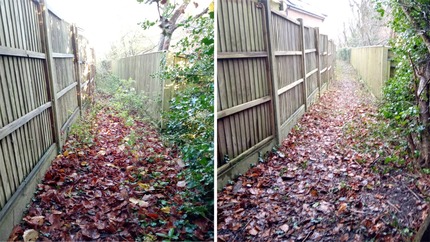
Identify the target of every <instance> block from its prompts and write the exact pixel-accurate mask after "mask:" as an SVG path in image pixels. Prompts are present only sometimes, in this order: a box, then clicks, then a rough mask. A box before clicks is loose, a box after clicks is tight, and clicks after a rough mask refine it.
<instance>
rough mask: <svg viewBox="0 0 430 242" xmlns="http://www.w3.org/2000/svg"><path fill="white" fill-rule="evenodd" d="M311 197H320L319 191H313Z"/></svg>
mask: <svg viewBox="0 0 430 242" xmlns="http://www.w3.org/2000/svg"><path fill="white" fill-rule="evenodd" d="M311 195H312V196H313V197H318V191H317V190H315V189H311Z"/></svg>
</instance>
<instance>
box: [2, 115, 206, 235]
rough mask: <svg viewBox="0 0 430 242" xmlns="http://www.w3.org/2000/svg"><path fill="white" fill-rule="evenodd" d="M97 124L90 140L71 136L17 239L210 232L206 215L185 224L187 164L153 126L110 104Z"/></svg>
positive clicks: (88, 135) (50, 171) (93, 127)
mask: <svg viewBox="0 0 430 242" xmlns="http://www.w3.org/2000/svg"><path fill="white" fill-rule="evenodd" d="M91 126H92V129H91V130H85V129H82V130H81V131H79V132H87V133H85V134H81V136H82V135H84V136H87V137H88V139H87V140H86V141H85V142H84V144H82V143H81V142H78V141H77V140H76V137H75V136H71V137H70V138H69V140H68V141H67V143H66V144H65V146H64V152H63V154H62V155H59V156H58V157H57V158H56V159H55V160H54V161H53V163H52V165H51V167H50V168H49V170H48V172H47V173H46V175H45V178H44V181H43V183H42V184H39V185H38V190H37V191H36V195H35V197H34V198H33V201H32V203H31V204H30V207H29V209H28V211H27V213H26V214H25V215H24V218H23V220H22V222H21V224H20V225H19V226H16V227H15V229H14V231H13V233H12V234H11V237H10V239H11V240H22V239H23V237H22V236H23V235H24V231H32V229H34V230H35V231H36V232H37V234H38V240H53V241H82V240H99V241H125V240H126V241H136V240H140V241H159V240H162V239H166V238H167V239H169V238H170V239H179V240H180V239H184V238H189V237H193V236H195V237H196V238H204V234H205V233H206V230H207V227H205V226H206V225H205V224H204V223H202V222H201V221H194V225H193V226H194V230H193V231H186V229H187V228H186V227H185V226H181V224H182V225H183V224H184V223H185V220H184V217H183V215H184V214H183V212H181V211H180V206H182V205H183V203H184V201H183V199H182V197H181V194H180V192H181V191H184V190H185V189H186V188H185V181H182V180H180V177H179V176H178V173H179V172H180V170H181V169H182V168H181V166H180V165H179V164H180V162H178V159H179V158H178V157H177V155H176V153H175V152H173V150H172V149H170V148H168V147H165V146H164V145H163V143H162V141H161V139H160V137H159V135H158V133H157V131H156V130H155V129H154V128H152V127H151V126H150V125H148V124H146V123H143V122H141V121H137V120H133V119H132V118H128V119H127V120H125V119H124V118H121V117H119V114H118V112H116V111H114V110H112V109H110V108H103V109H102V110H101V111H100V112H99V113H98V114H97V115H96V118H95V121H94V122H93V124H92V125H91ZM33 233H34V231H33ZM186 235H187V236H186Z"/></svg>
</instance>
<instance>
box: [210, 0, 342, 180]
mask: <svg viewBox="0 0 430 242" xmlns="http://www.w3.org/2000/svg"><path fill="white" fill-rule="evenodd" d="M217 6H218V8H217V11H218V12H217V14H218V29H217V31H218V38H217V45H218V46H217V48H218V52H217V63H218V65H217V73H218V74H217V87H218V88H217V94H216V95H217V126H218V129H217V142H218V147H217V153H218V154H217V157H218V160H217V166H218V187H219V188H222V187H223V186H224V185H225V184H226V182H227V181H228V180H230V179H232V178H233V177H234V176H236V175H237V174H239V173H244V172H245V171H246V170H247V169H248V168H249V165H250V163H255V162H256V161H257V160H258V156H259V155H261V154H262V153H265V152H266V151H268V150H270V149H271V148H272V147H273V146H274V145H275V144H279V143H280V142H281V141H282V140H283V139H284V138H285V137H286V136H287V135H288V133H289V131H290V130H291V128H292V127H293V126H294V125H295V124H296V123H297V121H298V119H299V118H300V117H301V116H302V115H303V113H304V112H305V111H306V110H307V108H308V107H309V106H310V105H311V104H312V103H313V102H315V100H316V99H317V98H318V97H319V96H321V94H322V92H324V91H325V90H326V89H327V86H328V83H329V81H330V80H331V79H332V78H333V74H334V72H333V68H332V66H333V63H334V58H333V57H334V55H333V53H334V52H335V45H334V44H333V42H332V41H328V36H326V35H322V34H320V33H319V30H318V28H312V27H308V26H305V25H304V23H303V21H302V20H300V19H299V20H295V19H291V18H289V17H287V16H286V15H285V14H284V13H280V12H277V11H275V10H271V9H270V7H268V4H267V1H263V2H261V1H257V0H218V5H217Z"/></svg>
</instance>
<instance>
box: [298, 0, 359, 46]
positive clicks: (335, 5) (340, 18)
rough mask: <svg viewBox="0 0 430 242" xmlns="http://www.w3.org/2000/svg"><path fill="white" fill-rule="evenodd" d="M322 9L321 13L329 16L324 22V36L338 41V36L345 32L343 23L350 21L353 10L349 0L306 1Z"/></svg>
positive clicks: (305, 0)
mask: <svg viewBox="0 0 430 242" xmlns="http://www.w3.org/2000/svg"><path fill="white" fill-rule="evenodd" d="M304 2H307V3H309V4H312V5H314V6H316V7H317V9H321V12H322V13H324V14H326V15H328V16H327V18H326V19H325V20H324V30H323V32H324V34H328V36H329V38H330V39H333V40H335V41H337V35H338V34H339V33H341V32H342V30H343V23H344V22H347V23H348V21H349V18H350V17H351V14H352V13H351V10H350V7H349V1H348V0H304Z"/></svg>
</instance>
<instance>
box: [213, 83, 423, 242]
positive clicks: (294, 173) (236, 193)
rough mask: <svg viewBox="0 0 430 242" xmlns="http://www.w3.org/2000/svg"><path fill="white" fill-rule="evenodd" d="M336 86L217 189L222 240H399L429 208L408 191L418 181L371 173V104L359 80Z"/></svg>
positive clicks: (376, 144)
mask: <svg viewBox="0 0 430 242" xmlns="http://www.w3.org/2000/svg"><path fill="white" fill-rule="evenodd" d="M336 85H338V86H337V88H339V89H333V90H331V91H329V93H328V94H326V95H324V96H323V97H322V98H321V99H320V101H319V103H316V104H314V105H313V106H312V107H311V108H310V110H309V112H307V113H306V114H305V115H303V117H302V119H301V121H300V123H299V124H298V125H297V126H296V127H295V128H294V129H293V130H292V131H291V132H290V134H289V135H288V137H287V139H286V140H284V141H283V145H282V147H280V148H279V150H278V151H277V152H274V153H272V154H271V155H270V156H269V157H268V158H267V159H266V160H265V162H264V163H259V164H257V165H256V166H255V167H253V168H251V169H250V170H249V171H248V172H247V173H246V174H244V175H243V176H240V177H239V178H238V179H237V180H236V181H235V183H234V184H231V185H227V186H226V187H225V188H224V189H223V191H222V192H220V193H218V204H217V205H218V206H217V207H218V234H219V239H221V240H223V241H231V240H233V238H234V240H237V241H244V240H249V239H250V238H252V236H255V237H258V238H259V239H261V240H262V241H303V240H310V241H365V240H371V239H376V240H381V241H391V240H394V241H403V240H408V239H409V238H408V237H407V236H405V235H404V234H402V233H401V231H400V229H399V228H410V229H412V228H414V229H416V228H418V227H419V223H418V222H416V221H422V219H423V218H421V216H422V215H423V216H424V217H425V216H426V215H424V213H423V212H422V211H426V210H427V209H428V208H427V207H426V206H425V205H424V203H420V202H416V200H420V201H421V200H423V199H422V198H421V197H420V196H415V195H413V193H416V191H415V190H414V191H413V192H411V191H408V190H411V186H410V184H420V183H418V182H415V181H413V179H405V178H404V176H403V175H402V176H400V177H399V178H397V177H398V176H397V175H396V176H395V177H396V179H397V180H398V181H394V180H393V179H387V176H386V175H384V174H379V173H378V172H375V171H374V169H373V168H379V167H375V166H379V165H380V164H377V163H375V162H374V161H375V160H377V159H380V152H379V151H380V149H381V147H382V145H384V141H383V140H381V139H380V138H378V137H373V136H371V134H372V133H373V130H372V128H373V127H374V126H372V125H373V124H375V123H377V122H380V121H378V120H377V119H376V118H375V117H376V116H377V115H376V114H375V113H376V109H375V108H374V107H371V106H369V105H368V103H367V100H362V99H361V97H360V96H357V93H358V92H356V89H357V88H358V86H357V83H354V82H350V81H345V82H342V83H338V84H336ZM396 172H398V173H399V174H406V173H407V171H401V170H400V171H396ZM384 173H386V172H384ZM422 180H423V179H421V181H422ZM429 183H430V182H429ZM423 187H424V186H420V189H421V188H423ZM422 190H424V189H422ZM421 194H422V193H421ZM425 214H427V213H425ZM248 222H249V225H247V226H244V225H245V224H247V223H248ZM394 224H397V225H396V226H397V227H395V226H394Z"/></svg>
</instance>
